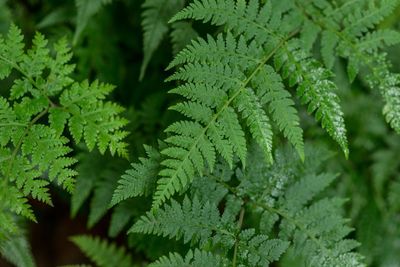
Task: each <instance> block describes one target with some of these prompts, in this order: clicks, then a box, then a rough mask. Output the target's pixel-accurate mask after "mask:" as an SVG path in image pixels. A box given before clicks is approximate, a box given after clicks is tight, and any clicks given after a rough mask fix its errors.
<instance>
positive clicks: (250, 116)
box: [153, 1, 348, 208]
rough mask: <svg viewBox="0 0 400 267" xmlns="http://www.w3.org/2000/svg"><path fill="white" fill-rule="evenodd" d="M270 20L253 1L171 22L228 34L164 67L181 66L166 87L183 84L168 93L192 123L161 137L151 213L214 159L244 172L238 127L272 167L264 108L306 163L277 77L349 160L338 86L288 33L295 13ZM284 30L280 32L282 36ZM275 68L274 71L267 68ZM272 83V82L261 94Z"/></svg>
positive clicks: (220, 5) (202, 9) (202, 5)
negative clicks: (205, 25)
mask: <svg viewBox="0 0 400 267" xmlns="http://www.w3.org/2000/svg"><path fill="white" fill-rule="evenodd" d="M221 10H223V12H222V11H221ZM220 11H221V12H220ZM274 12H275V13H273V12H272V11H271V4H265V5H264V6H263V7H261V8H260V7H259V5H258V2H257V1H251V2H249V3H248V4H246V3H244V2H242V1H238V2H237V3H236V4H234V3H233V2H232V1H215V2H208V1H206V2H201V1H195V2H194V3H192V4H190V5H189V6H188V7H186V8H184V9H183V10H182V11H181V12H179V13H178V14H177V15H176V16H175V17H174V18H173V19H172V20H171V21H172V22H174V21H176V20H180V19H183V18H194V19H198V20H203V21H205V22H207V21H211V23H212V24H216V25H226V31H227V34H226V36H224V35H220V36H218V37H217V40H214V39H213V38H212V37H208V38H207V41H206V40H202V39H199V40H198V41H194V42H193V43H192V45H190V46H189V47H188V48H186V49H184V50H183V51H182V52H181V53H180V54H178V55H177V57H176V59H175V60H174V61H173V62H172V63H171V65H170V66H169V67H170V68H171V67H175V66H179V65H181V66H180V67H179V68H178V70H177V72H176V73H175V74H173V75H172V76H171V77H170V78H169V79H168V80H169V81H172V80H179V81H183V82H184V84H183V85H181V86H179V87H177V88H175V89H173V90H172V91H171V92H173V93H177V94H180V95H182V96H183V97H185V98H186V99H187V101H186V102H182V103H179V104H177V105H175V106H173V107H172V109H174V110H177V111H178V112H180V113H182V114H183V115H185V116H186V117H188V118H189V120H186V121H181V122H177V123H175V124H172V125H171V126H170V127H168V128H167V130H166V131H167V132H168V133H170V134H171V137H169V138H168V139H166V142H167V143H169V145H170V147H168V148H166V149H165V150H163V151H162V152H161V153H162V154H164V155H166V156H167V157H168V159H166V160H164V161H163V162H162V165H164V166H165V169H164V170H162V171H161V172H160V176H161V178H160V179H159V180H158V186H157V190H156V192H155V195H154V201H153V208H157V207H159V206H160V205H161V204H162V203H163V202H164V201H165V200H166V199H168V198H169V197H170V196H171V195H173V194H174V193H175V192H179V191H181V190H182V189H183V188H185V187H186V185H187V184H189V183H191V182H192V180H193V176H194V175H195V174H196V173H198V174H201V173H202V172H203V170H204V168H206V166H208V167H209V168H210V169H211V170H212V169H213V164H214V162H215V158H216V155H217V154H219V155H221V156H222V157H223V158H224V159H225V160H226V161H227V162H228V163H229V164H230V165H232V162H233V157H234V156H238V157H239V158H240V159H241V162H242V164H243V165H245V155H246V150H247V149H246V139H245V129H244V128H243V126H242V125H241V124H240V121H241V120H244V121H245V123H246V126H247V127H248V128H249V130H250V133H251V135H252V137H253V138H254V139H255V140H256V141H258V143H259V144H260V145H261V146H262V147H263V148H264V152H265V154H266V158H267V160H269V161H272V135H273V132H272V126H271V123H270V119H269V115H268V114H267V113H266V112H265V110H264V108H265V106H269V110H270V113H272V117H273V119H274V120H275V121H276V123H277V124H278V127H279V129H280V130H281V131H282V132H283V133H284V135H285V136H286V137H287V138H288V139H289V141H290V142H291V143H292V144H294V146H295V147H296V148H297V150H298V151H299V154H300V156H301V157H303V138H302V130H301V128H300V126H299V119H298V116H297V113H296V110H295V109H294V108H293V105H294V104H293V102H292V100H291V99H290V98H289V96H290V94H289V93H288V92H286V91H285V89H284V86H283V85H282V82H281V77H280V76H279V74H277V73H276V71H277V70H281V73H282V74H281V76H282V77H283V78H285V79H286V78H287V79H288V80H289V85H297V92H298V95H299V97H300V99H301V101H302V103H304V104H308V110H309V112H315V117H316V119H317V120H320V121H321V124H322V126H323V127H324V128H326V130H327V132H328V133H329V134H330V135H331V136H332V138H333V139H334V140H335V141H337V142H338V143H339V145H340V146H341V147H342V149H343V151H344V153H345V155H346V157H347V155H348V149H347V139H346V130H345V126H344V121H343V114H342V112H341V111H340V106H339V104H338V102H339V101H338V97H337V96H336V94H335V89H336V86H335V84H334V83H333V82H331V81H330V80H329V78H330V77H331V74H330V72H329V71H327V70H325V69H324V68H322V66H320V64H318V63H317V62H316V61H315V60H314V59H312V58H310V56H308V55H307V53H306V52H305V51H303V50H302V49H301V48H300V45H299V43H298V41H297V39H295V38H292V36H293V35H295V34H296V33H297V32H298V31H299V29H296V27H295V26H290V25H292V23H293V21H294V20H295V19H296V16H295V13H294V12H292V13H294V14H293V15H291V13H289V15H288V16H285V17H284V18H283V19H282V20H281V19H280V17H277V16H276V15H278V14H281V13H283V12H285V10H283V9H282V10H280V9H277V10H276V11H274ZM261 18H262V19H261ZM281 24H282V25H285V27H284V28H280V25H281ZM288 25H289V26H290V27H289V28H288V27H287V26H288ZM267 41H268V42H267ZM272 60H274V62H275V69H274V68H272V67H271V66H270V65H268V64H269V63H271V61H272ZM269 81H274V82H273V83H272V84H270V85H269V88H266V87H267V86H266V84H267V83H268V82H269ZM211 90H212V94H213V95H215V96H216V97H214V98H213V99H212V100H209V99H208V100H207V99H205V97H206V98H208V94H207V93H206V92H210V91H211ZM194 91H196V92H197V91H200V92H204V93H194ZM277 92H279V93H277ZM278 94H279V95H278ZM287 111H289V112H288V113H287ZM283 114H285V116H283ZM287 114H289V115H287Z"/></svg>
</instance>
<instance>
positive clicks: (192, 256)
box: [149, 250, 222, 267]
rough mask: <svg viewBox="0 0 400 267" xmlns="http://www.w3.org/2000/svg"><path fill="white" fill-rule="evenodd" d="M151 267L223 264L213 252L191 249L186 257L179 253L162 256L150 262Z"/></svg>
mask: <svg viewBox="0 0 400 267" xmlns="http://www.w3.org/2000/svg"><path fill="white" fill-rule="evenodd" d="M149 266H151V267H179V266H193V267H207V266H222V260H221V258H220V257H216V256H214V255H212V254H211V253H207V252H205V251H200V250H195V251H192V250H189V252H188V253H187V254H186V256H185V258H182V256H181V255H179V254H177V253H170V254H169V257H165V256H163V257H161V258H160V259H159V260H157V261H156V262H154V263H152V264H150V265H149Z"/></svg>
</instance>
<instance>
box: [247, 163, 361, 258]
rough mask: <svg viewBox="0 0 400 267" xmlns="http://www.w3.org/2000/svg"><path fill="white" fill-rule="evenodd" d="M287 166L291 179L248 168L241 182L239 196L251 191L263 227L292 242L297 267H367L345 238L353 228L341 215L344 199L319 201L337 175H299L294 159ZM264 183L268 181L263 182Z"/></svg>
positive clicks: (276, 173) (266, 169)
mask: <svg viewBox="0 0 400 267" xmlns="http://www.w3.org/2000/svg"><path fill="white" fill-rule="evenodd" d="M283 160H284V161H286V160H287V159H283ZM286 168H293V170H292V171H291V172H290V173H291V175H288V174H286V173H285V172H282V171H279V169H278V170H277V169H276V167H274V166H272V167H269V168H267V167H264V168H262V173H263V176H262V175H257V174H258V173H259V171H257V172H255V173H254V174H253V171H254V170H249V171H248V173H249V174H248V175H246V174H244V175H245V177H243V178H241V180H242V183H241V185H239V188H240V187H242V186H243V188H241V189H239V192H248V194H249V195H248V197H250V194H251V197H252V198H253V199H254V202H253V203H252V204H250V205H251V207H252V208H256V207H259V208H262V209H264V212H265V213H264V214H263V215H262V219H261V220H260V227H261V226H262V227H265V230H266V233H268V232H270V231H271V230H272V229H274V227H276V226H278V227H279V238H280V239H282V240H292V244H291V245H290V246H289V249H290V251H292V252H293V255H292V254H291V253H290V254H288V255H292V256H290V257H294V259H295V261H296V262H298V263H299V264H307V265H308V266H365V265H364V263H363V258H362V256H360V255H359V254H357V253H355V252H353V251H352V250H353V249H354V248H356V247H357V246H358V245H359V244H358V242H356V241H354V240H351V239H347V238H346V236H348V234H349V233H350V232H351V231H352V229H351V228H350V227H348V226H347V222H348V220H347V219H345V218H343V217H342V215H341V207H342V205H343V203H344V200H343V199H339V198H321V197H320V196H321V193H322V192H323V191H324V190H325V189H326V188H327V187H328V186H329V185H330V184H331V183H332V182H333V181H334V179H335V178H336V177H337V176H336V175H334V174H330V173H322V174H319V175H316V174H315V173H314V174H307V175H306V176H301V172H300V171H299V168H302V167H301V165H298V167H296V165H295V164H293V162H292V161H291V162H290V165H288V166H286V167H285V168H284V170H285V169H286ZM268 169H270V170H268ZM277 171H278V172H277ZM285 171H286V172H287V170H285ZM266 177H270V178H266ZM262 179H267V180H269V181H268V182H264V183H262V182H261V180H262ZM250 202H252V201H250ZM288 255H287V256H288Z"/></svg>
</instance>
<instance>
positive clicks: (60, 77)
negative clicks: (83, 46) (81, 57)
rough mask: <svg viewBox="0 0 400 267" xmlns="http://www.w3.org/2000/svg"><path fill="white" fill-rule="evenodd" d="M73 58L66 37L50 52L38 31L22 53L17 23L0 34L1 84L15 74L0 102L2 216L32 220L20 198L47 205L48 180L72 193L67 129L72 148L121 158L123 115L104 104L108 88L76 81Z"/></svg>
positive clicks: (32, 216)
mask: <svg viewBox="0 0 400 267" xmlns="http://www.w3.org/2000/svg"><path fill="white" fill-rule="evenodd" d="M71 57H72V54H71V52H70V48H69V47H68V44H67V42H66V41H65V39H61V40H60V41H58V42H55V43H54V44H53V45H52V46H51V47H49V45H48V42H47V40H46V39H45V38H44V36H43V35H41V34H40V33H36V34H35V37H34V39H33V41H32V47H31V48H30V49H28V50H27V51H25V50H24V44H23V37H22V35H21V31H20V30H19V29H18V28H17V27H16V26H15V25H13V26H11V27H10V30H9V33H8V35H7V36H6V37H3V36H0V78H1V79H4V78H6V77H8V76H9V75H11V72H12V71H15V75H13V76H12V79H10V82H11V84H12V86H11V90H10V91H11V92H10V98H9V99H8V100H7V99H5V98H3V97H0V159H1V160H0V178H1V180H2V185H1V191H4V193H5V194H4V197H3V195H2V198H3V199H2V202H3V203H4V207H3V208H2V213H3V212H4V217H5V218H7V217H8V216H9V214H8V213H9V212H11V213H15V214H17V215H22V216H25V217H27V218H29V219H32V220H35V216H34V214H33V213H32V211H31V210H30V206H29V205H28V204H27V200H26V198H27V197H31V198H34V199H37V200H39V201H42V202H44V203H47V204H50V205H51V203H52V202H51V197H50V194H49V192H48V185H49V183H51V182H56V183H58V184H59V185H60V186H61V187H63V188H64V189H65V190H66V191H68V192H70V193H71V192H72V191H73V189H74V184H75V176H76V175H77V172H76V171H75V170H74V169H73V168H72V167H73V165H74V164H75V163H76V159H74V158H72V157H70V156H69V153H70V152H71V150H72V149H71V148H70V147H69V140H68V138H66V137H65V136H64V135H63V134H64V131H65V128H66V127H65V126H66V125H68V126H69V131H70V133H71V135H72V136H73V138H74V139H75V141H76V142H79V141H80V140H81V139H82V136H83V139H84V140H85V143H86V144H87V147H88V148H89V149H93V148H94V147H95V146H97V147H98V148H99V150H100V152H102V153H104V152H105V150H106V149H109V150H110V152H111V154H114V153H117V154H119V155H126V150H125V146H126V144H125V143H124V142H123V138H124V137H125V136H126V135H127V132H125V131H123V130H122V128H123V127H124V126H125V125H126V123H127V121H126V120H125V119H123V118H121V117H120V116H119V114H120V113H121V112H122V110H123V109H122V107H120V106H118V105H116V104H115V103H112V102H106V101H105V100H104V99H105V97H106V96H107V95H108V94H109V93H110V92H111V90H112V89H113V87H112V86H110V85H105V84H99V83H98V82H94V83H92V84H91V85H89V83H88V82H83V83H78V82H75V81H74V80H73V79H72V78H71V73H72V71H73V70H74V66H73V65H72V64H69V61H70V59H71ZM46 119H48V120H46ZM46 121H48V122H49V123H48V124H47V123H46ZM110 197H111V196H110ZM0 223H1V222H0Z"/></svg>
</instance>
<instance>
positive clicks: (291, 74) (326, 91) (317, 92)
mask: <svg viewBox="0 0 400 267" xmlns="http://www.w3.org/2000/svg"><path fill="white" fill-rule="evenodd" d="M288 49H289V51H286V52H285V53H280V54H277V55H276V58H275V62H276V65H277V67H278V68H281V67H280V66H282V65H283V66H282V72H283V76H284V77H288V78H289V82H290V83H291V84H296V83H297V84H298V85H299V87H298V88H297V94H298V96H299V98H300V99H301V101H302V104H308V112H310V113H313V112H315V118H316V119H317V121H321V125H322V127H323V128H325V130H326V131H327V132H328V133H329V135H330V136H331V137H332V138H333V139H334V140H335V141H336V142H337V143H338V144H339V145H340V147H341V148H342V150H343V152H344V154H345V156H346V158H347V157H348V153H349V151H348V146H347V137H346V127H345V124H344V119H343V112H342V111H341V108H340V105H339V98H338V96H337V95H336V94H335V90H336V89H337V88H336V85H335V84H334V83H333V82H332V81H330V80H329V78H330V77H331V75H332V74H331V73H330V72H329V71H327V70H325V69H324V68H322V67H321V66H319V64H318V63H317V62H316V61H314V60H312V59H310V58H309V57H308V56H307V55H306V54H305V53H303V51H301V50H298V44H297V42H296V41H294V42H293V43H291V47H288ZM288 55H290V57H288Z"/></svg>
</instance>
